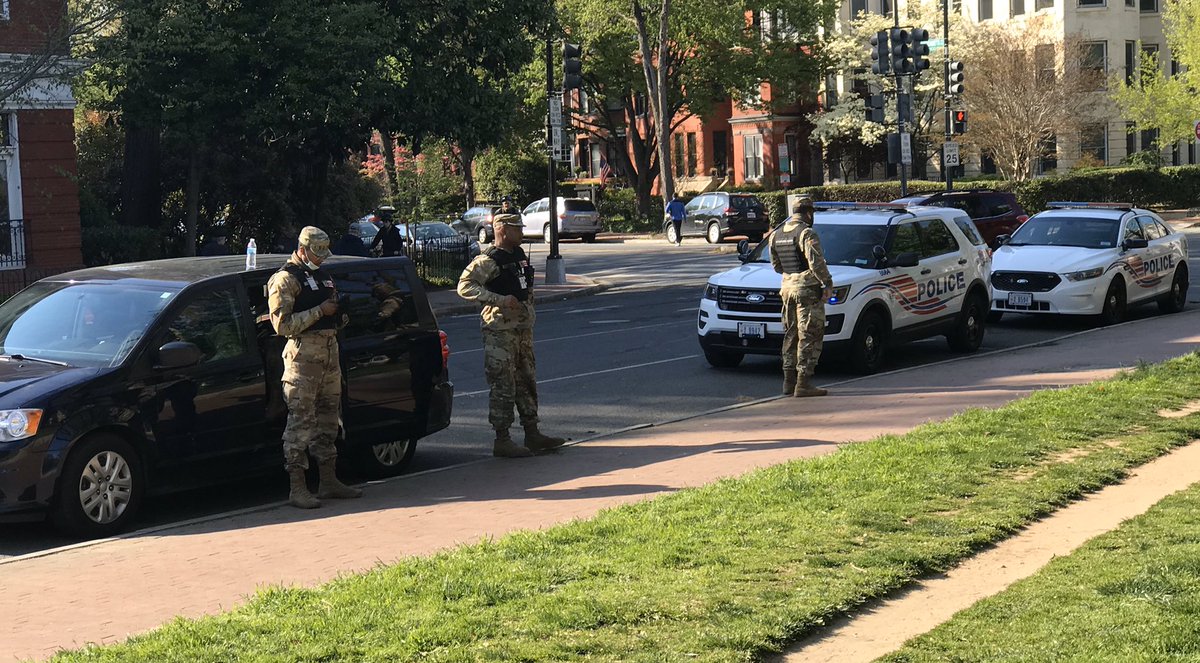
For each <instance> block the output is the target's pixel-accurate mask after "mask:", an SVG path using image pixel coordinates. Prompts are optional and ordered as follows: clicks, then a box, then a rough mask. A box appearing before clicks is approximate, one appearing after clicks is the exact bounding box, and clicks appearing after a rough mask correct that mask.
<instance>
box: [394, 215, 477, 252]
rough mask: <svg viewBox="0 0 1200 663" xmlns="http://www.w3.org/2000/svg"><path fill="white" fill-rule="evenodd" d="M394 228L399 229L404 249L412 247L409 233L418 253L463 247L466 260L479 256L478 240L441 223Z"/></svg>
mask: <svg viewBox="0 0 1200 663" xmlns="http://www.w3.org/2000/svg"><path fill="white" fill-rule="evenodd" d="M396 227H397V228H399V229H400V236H401V237H403V238H404V244H405V246H406V247H407V246H413V243H412V242H410V241H409V236H408V235H409V233H410V232H411V233H412V235H413V239H414V240H415V242H416V243H415V248H416V250H417V251H418V252H437V251H451V250H459V249H460V248H463V247H465V248H466V250H467V259H468V260H470V259H471V258H474V257H475V256H477V255H479V251H480V247H479V240H477V239H476V238H475V237H471V236H465V235H462V234H461V233H458V232H456V231H455V230H454V228H452V227H450V226H449V225H447V224H445V223H442V222H441V221H426V222H424V223H412V224H407V225H406V224H398V225H397V226H396Z"/></svg>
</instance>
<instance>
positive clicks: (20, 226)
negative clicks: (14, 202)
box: [0, 219, 25, 269]
mask: <svg viewBox="0 0 1200 663" xmlns="http://www.w3.org/2000/svg"><path fill="white" fill-rule="evenodd" d="M24 266H25V220H24V219H9V220H7V221H0V269H14V268H17V267H24Z"/></svg>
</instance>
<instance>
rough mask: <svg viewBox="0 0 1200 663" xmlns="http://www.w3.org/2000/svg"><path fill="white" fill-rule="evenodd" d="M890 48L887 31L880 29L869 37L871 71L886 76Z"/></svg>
mask: <svg viewBox="0 0 1200 663" xmlns="http://www.w3.org/2000/svg"><path fill="white" fill-rule="evenodd" d="M889 57H890V50H889V49H888V33H887V32H886V31H884V30H880V31H879V32H876V33H875V36H874V37H871V60H873V62H872V64H871V72H872V73H875V74H879V75H881V76H886V75H887V73H888V60H889Z"/></svg>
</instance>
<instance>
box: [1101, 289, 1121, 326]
mask: <svg viewBox="0 0 1200 663" xmlns="http://www.w3.org/2000/svg"><path fill="white" fill-rule="evenodd" d="M1124 319H1125V282H1124V281H1122V280H1121V278H1120V277H1117V278H1115V279H1113V282H1112V285H1110V286H1108V292H1107V293H1106V294H1105V295H1104V310H1103V311H1101V312H1100V324H1102V325H1115V324H1117V323H1118V322H1121V321H1122V320H1124Z"/></svg>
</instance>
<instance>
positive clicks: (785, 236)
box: [771, 223, 808, 274]
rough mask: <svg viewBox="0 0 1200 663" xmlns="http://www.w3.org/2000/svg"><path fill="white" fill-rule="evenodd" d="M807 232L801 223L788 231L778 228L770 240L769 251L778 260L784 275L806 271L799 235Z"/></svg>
mask: <svg viewBox="0 0 1200 663" xmlns="http://www.w3.org/2000/svg"><path fill="white" fill-rule="evenodd" d="M805 230H807V227H806V226H805V225H804V224H803V223H798V224H796V227H795V228H793V229H792V230H790V231H787V230H784V229H783V228H780V229H779V230H776V231H775V236H774V237H772V238H771V250H772V251H774V252H775V257H777V258H779V264H780V265H781V266H782V267H783V273H784V274H799V273H801V272H807V271H808V258H805V257H804V251H802V250H800V234H801V233H803V232H804V231H805Z"/></svg>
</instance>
